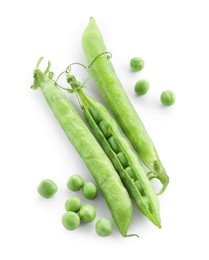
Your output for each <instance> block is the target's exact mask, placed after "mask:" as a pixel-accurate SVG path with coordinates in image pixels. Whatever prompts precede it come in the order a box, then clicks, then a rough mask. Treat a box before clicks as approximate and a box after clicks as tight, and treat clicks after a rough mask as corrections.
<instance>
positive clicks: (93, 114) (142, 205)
mask: <svg viewBox="0 0 209 260" xmlns="http://www.w3.org/2000/svg"><path fill="white" fill-rule="evenodd" d="M68 83H70V84H71V86H72V87H73V88H77V93H78V96H79V99H80V102H81V108H82V110H83V114H84V117H85V119H86V122H87V123H88V125H89V126H90V128H91V130H92V132H93V134H94V136H95V137H96V139H97V141H98V142H99V143H100V145H101V147H102V148H103V150H104V152H105V153H106V155H107V156H108V157H109V159H110V160H111V162H112V164H113V166H114V168H115V170H116V172H117V173H118V175H119V176H120V178H121V180H122V182H123V184H124V186H125V187H126V189H127V190H128V192H129V194H130V195H131V197H132V198H133V199H134V201H135V203H136V205H137V208H138V209H139V210H140V211H141V212H142V213H143V214H144V215H145V216H146V217H147V218H148V219H149V220H151V221H152V222H153V223H154V224H155V225H156V226H158V227H160V212H159V211H160V210H159V202H158V198H157V195H156V194H155V191H154V190H153V187H152V185H151V183H150V181H149V179H148V177H147V174H146V173H145V171H144V169H143V168H142V166H141V165H140V163H139V160H138V158H137V156H136V154H135V153H134V151H133V150H132V148H131V146H130V145H129V143H128V141H127V140H126V139H125V137H124V136H123V135H122V133H121V132H120V130H119V128H118V126H117V123H116V122H115V120H114V119H113V118H112V117H111V115H110V114H109V112H108V111H107V110H106V108H105V107H104V106H103V105H102V104H100V103H99V102H98V101H96V100H94V99H93V98H91V97H89V96H87V95H86V94H85V93H84V92H83V91H82V90H81V89H80V88H79V85H80V84H81V83H79V82H77V81H76V79H75V77H73V76H71V75H70V76H69V77H68ZM78 89H79V90H78Z"/></svg>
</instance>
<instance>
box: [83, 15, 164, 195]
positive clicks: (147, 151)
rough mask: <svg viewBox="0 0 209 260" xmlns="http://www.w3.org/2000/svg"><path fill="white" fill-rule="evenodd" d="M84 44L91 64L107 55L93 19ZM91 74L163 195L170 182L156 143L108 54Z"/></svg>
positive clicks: (84, 37)
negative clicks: (160, 187) (158, 182)
mask: <svg viewBox="0 0 209 260" xmlns="http://www.w3.org/2000/svg"><path fill="white" fill-rule="evenodd" d="M82 45H83V49H84V53H85V55H86V58H87V62H88V64H90V63H91V62H92V60H94V59H95V57H97V56H98V55H100V54H101V53H104V52H106V47H105V44H104V41H103V39H102V35H101V33H100V31H99V29H98V27H97V24H96V22H95V20H94V18H91V19H90V22H89V24H88V26H87V28H86V30H85V32H84V34H83V39H82ZM89 71H90V74H91V75H92V77H93V78H94V80H95V82H96V84H97V87H98V89H99V90H100V92H101V94H102V96H103V97H104V99H105V101H106V102H107V105H108V107H109V108H110V110H111V112H112V114H113V115H114V117H115V119H116V120H117V122H118V123H119V125H120V127H121V128H122V130H123V132H124V133H125V135H126V136H127V137H128V139H129V140H130V142H131V144H132V146H133V147H134V149H135V150H136V152H137V153H138V155H139V156H140V158H141V160H142V161H143V163H144V164H145V165H146V166H147V168H148V169H149V170H150V172H149V178H150V179H152V178H157V179H159V180H160V181H161V183H162V185H163V187H162V189H161V190H160V191H159V192H158V194H161V193H162V192H163V191H164V190H165V189H166V187H167V185H168V183H169V177H168V176H167V174H166V172H165V169H164V167H163V165H162V163H161V161H160V159H159V156H158V154H157V152H156V149H155V147H154V145H153V142H152V141H151V139H150V137H149V136H148V134H147V131H146V130H145V127H144V125H143V123H142V121H141V120H140V118H139V116H138V114H137V112H136V111H135V109H134V107H133V105H132V104H131V102H130V101H129V99H128V97H127V95H126V93H125V91H124V89H123V87H122V85H121V83H120V81H119V79H118V77H117V75H116V73H115V70H114V68H113V65H112V63H111V61H110V60H109V59H107V58H106V57H105V55H102V56H100V57H99V58H98V59H97V60H96V61H95V62H94V63H93V64H92V65H91V67H90V68H89Z"/></svg>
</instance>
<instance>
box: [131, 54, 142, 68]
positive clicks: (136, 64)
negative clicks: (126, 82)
mask: <svg viewBox="0 0 209 260" xmlns="http://www.w3.org/2000/svg"><path fill="white" fill-rule="evenodd" d="M130 67H131V70H132V71H140V70H142V69H143V68H144V61H143V60H142V59H141V58H137V57H134V58H132V59H131V61H130Z"/></svg>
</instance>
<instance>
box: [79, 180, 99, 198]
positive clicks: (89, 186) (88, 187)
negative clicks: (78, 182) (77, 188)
mask: <svg viewBox="0 0 209 260" xmlns="http://www.w3.org/2000/svg"><path fill="white" fill-rule="evenodd" d="M82 193H83V196H84V197H85V198H86V199H88V200H93V199H95V198H96V196H97V193H98V189H97V186H96V185H95V184H94V183H93V182H90V181H89V182H86V183H85V184H84V186H83V189H82Z"/></svg>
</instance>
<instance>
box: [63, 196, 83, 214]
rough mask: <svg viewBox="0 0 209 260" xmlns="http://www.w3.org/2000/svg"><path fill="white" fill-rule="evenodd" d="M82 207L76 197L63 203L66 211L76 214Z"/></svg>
mask: <svg viewBox="0 0 209 260" xmlns="http://www.w3.org/2000/svg"><path fill="white" fill-rule="evenodd" d="M81 206H82V202H81V200H80V199H79V198H77V197H72V198H70V199H68V200H66V202H65V209H66V211H73V212H78V211H79V210H80V208H81Z"/></svg>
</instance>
